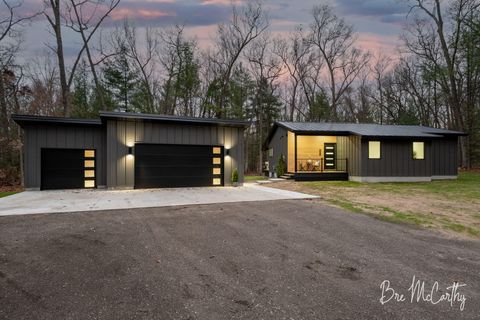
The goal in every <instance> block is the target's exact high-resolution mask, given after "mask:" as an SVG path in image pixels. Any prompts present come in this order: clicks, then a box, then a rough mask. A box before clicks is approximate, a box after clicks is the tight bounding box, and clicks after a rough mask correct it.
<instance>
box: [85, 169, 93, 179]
mask: <svg viewBox="0 0 480 320" xmlns="http://www.w3.org/2000/svg"><path fill="white" fill-rule="evenodd" d="M85 178H95V170H85Z"/></svg>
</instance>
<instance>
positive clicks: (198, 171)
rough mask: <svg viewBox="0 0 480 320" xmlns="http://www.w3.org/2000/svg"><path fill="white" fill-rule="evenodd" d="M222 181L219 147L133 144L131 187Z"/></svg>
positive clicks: (185, 185) (215, 182) (221, 160)
mask: <svg viewBox="0 0 480 320" xmlns="http://www.w3.org/2000/svg"><path fill="white" fill-rule="evenodd" d="M220 185H223V147H219V146H194V145H165V144H136V145H135V188H162V187H163V188H164V187H171V188H177V187H204V186H220Z"/></svg>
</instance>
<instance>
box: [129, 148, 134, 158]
mask: <svg viewBox="0 0 480 320" xmlns="http://www.w3.org/2000/svg"><path fill="white" fill-rule="evenodd" d="M128 155H129V156H131V155H133V147H128Z"/></svg>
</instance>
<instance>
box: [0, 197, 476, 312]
mask: <svg viewBox="0 0 480 320" xmlns="http://www.w3.org/2000/svg"><path fill="white" fill-rule="evenodd" d="M479 273H480V242H478V241H460V240H453V239H446V238H443V237H440V236H437V235H435V234H433V233H431V232H429V231H423V230H416V229H412V228H411V227H407V226H402V225H395V224H390V223H387V222H382V221H378V220H375V219H373V218H370V217H368V216H363V215H357V214H353V213H347V212H344V211H343V210H340V209H336V208H332V207H329V206H324V205H322V204H320V203H318V202H317V200H278V201H262V202H242V203H223V204H214V205H195V206H177V207H163V208H148V209H132V210H112V211H97V212H80V213H69V214H49V215H33V216H7V217H0V318H2V319H209V320H210V319H478V316H479V315H480V274H479ZM413 276H415V277H416V278H417V279H421V280H424V281H425V287H424V288H425V293H426V294H427V293H430V292H431V288H432V286H433V285H434V283H435V281H438V285H439V292H434V297H433V299H434V300H435V301H434V302H437V300H438V299H439V297H440V294H445V293H447V292H450V291H451V290H450V289H447V287H449V286H451V285H452V284H453V283H458V284H459V285H463V284H466V286H462V287H460V288H458V290H457V294H458V295H457V296H456V297H457V298H458V299H460V298H461V297H463V295H465V298H466V300H465V303H464V309H463V311H461V303H460V302H459V301H458V300H455V301H452V302H451V303H450V302H448V301H441V302H438V303H437V304H435V305H434V304H432V303H431V302H429V301H419V302H416V301H414V302H413V303H411V302H410V296H409V294H408V287H409V286H410V284H411V282H412V278H413ZM384 280H389V281H390V289H392V288H394V290H396V292H397V293H399V294H404V295H405V296H406V297H407V300H406V301H403V302H394V301H390V302H388V303H386V304H384V305H382V304H381V303H380V301H379V299H380V297H381V293H382V292H381V289H380V284H381V283H382V282H383V281H384ZM388 292H389V293H390V292H391V291H388ZM427 298H428V297H427Z"/></svg>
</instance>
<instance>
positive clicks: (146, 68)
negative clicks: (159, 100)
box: [123, 20, 158, 113]
mask: <svg viewBox="0 0 480 320" xmlns="http://www.w3.org/2000/svg"><path fill="white" fill-rule="evenodd" d="M123 35H124V37H125V44H126V45H127V49H128V50H127V55H128V56H129V57H130V59H132V61H133V62H134V63H135V66H136V68H137V70H138V71H139V73H140V75H141V77H142V81H143V85H144V87H145V89H146V90H147V104H148V105H147V106H146V110H148V111H149V112H152V113H153V112H154V110H155V105H154V101H155V96H154V90H155V79H154V71H155V60H154V55H155V53H156V52H157V48H158V38H157V35H156V34H155V33H154V31H153V30H152V29H151V28H146V29H145V34H144V43H145V46H144V47H142V48H140V47H139V44H138V42H137V38H138V33H137V29H136V28H135V26H134V25H131V24H129V23H128V21H127V20H126V21H125V23H124V25H123Z"/></svg>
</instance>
